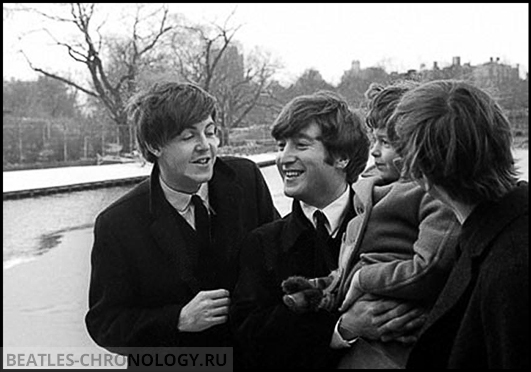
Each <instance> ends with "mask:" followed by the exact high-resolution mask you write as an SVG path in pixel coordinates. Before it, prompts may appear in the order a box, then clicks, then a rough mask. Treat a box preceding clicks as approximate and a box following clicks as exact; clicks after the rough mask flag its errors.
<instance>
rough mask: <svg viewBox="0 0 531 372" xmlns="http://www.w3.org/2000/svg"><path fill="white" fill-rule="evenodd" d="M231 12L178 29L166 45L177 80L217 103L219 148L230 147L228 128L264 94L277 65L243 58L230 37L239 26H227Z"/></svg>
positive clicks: (254, 57)
mask: <svg viewBox="0 0 531 372" xmlns="http://www.w3.org/2000/svg"><path fill="white" fill-rule="evenodd" d="M232 15H233V13H232V14H231V15H230V16H229V17H228V18H227V20H226V21H225V22H224V23H223V24H222V25H219V24H210V25H207V26H205V25H195V26H182V29H181V30H180V32H176V33H174V34H173V38H172V42H171V44H170V47H171V49H172V50H173V55H174V58H172V59H171V61H172V63H173V65H172V67H173V68H174V69H175V70H176V71H177V72H178V74H179V75H180V77H181V78H183V79H184V80H186V81H188V82H193V83H195V84H198V85H200V86H201V87H202V88H203V89H205V90H206V91H208V92H210V93H212V94H213V95H214V96H216V98H217V99H218V102H219V108H220V112H219V115H218V123H219V124H220V129H221V136H220V138H221V146H224V145H228V144H230V138H229V133H230V129H231V128H233V127H236V126H238V125H240V124H241V123H242V122H243V121H244V120H245V117H246V116H247V114H248V113H249V112H250V111H251V110H252V109H253V107H255V106H256V105H258V104H259V102H260V99H261V98H262V97H263V96H264V95H267V94H268V85H269V83H270V82H271V78H272V76H273V74H274V73H275V71H276V68H277V65H276V64H275V63H272V62H271V61H270V59H269V58H267V57H266V56H264V55H263V54H260V53H259V52H258V51H255V52H254V53H253V54H249V55H248V56H247V58H245V57H244V56H243V54H242V53H241V52H240V49H241V48H239V47H238V46H237V43H236V42H235V40H234V37H235V35H236V33H237V31H238V30H239V29H240V28H241V25H240V26H235V27H231V26H229V23H230V19H231V17H232Z"/></svg>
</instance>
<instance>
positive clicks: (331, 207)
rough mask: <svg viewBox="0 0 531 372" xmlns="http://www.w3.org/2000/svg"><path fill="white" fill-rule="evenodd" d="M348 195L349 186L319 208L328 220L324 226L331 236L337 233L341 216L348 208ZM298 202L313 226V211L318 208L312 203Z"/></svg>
mask: <svg viewBox="0 0 531 372" xmlns="http://www.w3.org/2000/svg"><path fill="white" fill-rule="evenodd" d="M349 196H350V188H349V187H347V188H346V190H345V192H344V193H343V194H341V195H340V196H339V197H338V198H337V199H336V200H334V201H333V202H332V203H330V204H328V205H327V206H326V207H324V208H323V209H321V210H320V211H321V212H323V213H324V215H325V216H326V219H327V220H328V224H327V226H326V228H327V229H328V233H329V234H330V235H331V236H332V237H335V236H336V235H337V231H338V229H339V226H340V225H341V222H342V220H343V217H344V215H345V213H346V211H347V209H348V208H347V207H348V203H349V202H350V200H349V199H350V198H349ZM300 204H301V209H302V213H304V215H305V216H306V218H308V219H309V220H310V221H311V222H312V225H313V226H314V227H315V220H314V218H313V213H314V212H315V211H316V210H318V208H316V207H314V206H313V205H309V204H306V203H304V202H302V201H301V203H300Z"/></svg>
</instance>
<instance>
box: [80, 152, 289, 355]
mask: <svg viewBox="0 0 531 372" xmlns="http://www.w3.org/2000/svg"><path fill="white" fill-rule="evenodd" d="M208 186H209V202H210V204H211V206H212V208H213V210H214V214H213V216H212V241H213V243H212V244H213V246H212V248H213V249H212V250H211V252H212V253H211V255H212V256H211V257H207V258H205V257H203V258H201V259H199V257H198V256H199V252H198V248H197V246H196V245H197V242H196V240H197V239H196V237H195V233H194V231H193V229H192V228H191V227H190V226H189V225H188V224H187V223H186V221H185V220H184V218H183V217H182V216H181V215H179V214H178V213H177V212H176V211H175V209H174V208H173V207H172V206H171V205H170V204H169V203H168V201H167V200H166V198H165V197H164V194H163V191H162V189H161V186H160V183H159V172H158V168H157V166H154V169H153V172H152V174H151V176H150V178H149V179H148V180H146V181H144V182H142V183H141V184H139V185H138V186H137V187H135V188H134V189H133V190H132V191H130V192H128V193H127V194H126V195H124V196H123V197H121V198H120V199H119V200H117V201H116V202H114V203H113V204H112V205H110V206H109V207H107V208H106V209H105V210H104V211H103V212H101V213H100V214H99V215H98V217H97V219H96V224H95V228H94V246H93V249H92V256H91V257H92V258H91V264H92V270H91V279H90V290H89V311H88V313H87V315H86V318H85V321H86V326H87V329H88V332H89V334H90V336H91V337H92V338H93V339H94V341H95V342H96V343H97V344H98V345H100V346H102V347H104V348H106V349H108V350H110V351H113V352H116V353H122V354H126V353H128V352H129V351H130V350H131V349H130V348H132V347H176V346H197V347H203V346H232V341H231V338H230V336H229V332H228V329H229V327H228V325H227V324H223V325H219V326H214V327H212V328H210V329H208V330H205V331H203V332H194V333H190V332H179V331H178V330H177V324H178V319H179V314H180V311H181V309H182V308H183V306H185V305H186V304H187V303H188V302H189V301H190V300H191V299H192V298H193V297H194V296H195V295H196V294H197V293H198V292H199V291H201V290H209V289H218V288H225V289H228V290H230V291H232V289H233V286H234V282H235V272H236V267H235V266H236V264H237V263H236V261H235V258H236V256H237V247H238V243H239V242H240V241H241V240H242V239H243V237H244V236H245V235H246V233H247V232H249V231H251V230H253V229H254V228H256V227H258V226H260V225H262V224H264V223H266V222H271V221H272V220H274V219H276V218H278V217H279V215H278V212H277V211H276V209H275V207H274V205H273V201H272V198H271V194H270V192H269V189H268V187H267V184H266V182H265V180H264V178H263V176H262V173H261V171H260V169H259V168H258V167H257V166H256V164H255V163H254V162H252V161H250V160H247V159H242V158H232V157H230V158H224V159H220V158H218V159H217V161H216V163H215V165H214V176H213V178H212V179H211V181H210V182H209V184H208Z"/></svg>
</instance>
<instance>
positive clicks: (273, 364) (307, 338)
mask: <svg viewBox="0 0 531 372" xmlns="http://www.w3.org/2000/svg"><path fill="white" fill-rule="evenodd" d="M352 217H354V211H353V209H352V205H351V203H349V209H348V211H347V214H346V216H345V217H344V220H343V223H342V224H341V226H340V228H339V230H338V234H337V236H336V239H337V241H336V242H335V244H337V249H338V250H339V243H340V240H341V237H342V235H343V233H344V231H345V228H346V225H347V222H348V221H349V220H350V219H351V218H352ZM316 240H317V239H316V232H315V229H314V227H313V225H312V224H311V222H310V221H309V220H308V219H307V218H306V217H305V215H304V213H303V212H302V209H301V206H300V204H299V202H298V201H294V202H293V207H292V212H291V213H290V214H288V215H287V216H285V217H284V218H283V219H280V220H277V221H274V222H272V223H269V224H267V225H264V226H262V227H260V228H258V229H256V230H255V231H253V232H252V234H250V235H249V236H248V239H247V240H246V241H245V243H244V245H243V246H242V249H241V251H240V255H241V257H240V260H239V262H240V273H239V277H238V281H237V284H236V288H235V290H234V298H233V304H232V306H231V325H232V326H233V327H234V332H235V335H236V337H237V339H238V343H239V345H240V346H241V347H242V349H241V350H242V353H243V355H244V356H245V361H246V363H245V366H246V367H247V368H253V369H254V368H260V369H306V368H311V369H315V368H317V369H321V368H327V367H328V368H333V367H334V366H335V365H336V364H337V361H338V359H339V356H340V355H342V351H341V350H340V351H337V350H333V349H331V348H330V347H329V344H330V339H331V337H332V333H333V331H334V326H335V324H336V322H337V320H338V318H339V314H338V313H337V312H327V311H319V312H309V313H305V314H297V313H294V312H292V311H291V310H289V309H288V308H287V306H286V305H284V303H283V302H282V296H283V294H284V293H283V292H282V289H281V283H282V281H283V280H285V279H287V278H288V277H290V276H293V275H299V276H303V277H306V278H315V277H320V276H326V275H328V274H329V269H328V268H327V267H326V265H324V259H323V257H322V256H321V254H320V250H319V249H318V248H317V247H316ZM335 262H336V264H337V260H336V261H335Z"/></svg>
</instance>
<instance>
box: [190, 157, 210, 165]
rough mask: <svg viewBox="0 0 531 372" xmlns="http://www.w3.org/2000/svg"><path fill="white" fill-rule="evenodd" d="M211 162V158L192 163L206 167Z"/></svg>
mask: <svg viewBox="0 0 531 372" xmlns="http://www.w3.org/2000/svg"><path fill="white" fill-rule="evenodd" d="M209 162H210V158H201V159H197V160H194V161H193V162H192V163H193V164H199V165H206V164H208V163H209Z"/></svg>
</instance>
